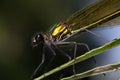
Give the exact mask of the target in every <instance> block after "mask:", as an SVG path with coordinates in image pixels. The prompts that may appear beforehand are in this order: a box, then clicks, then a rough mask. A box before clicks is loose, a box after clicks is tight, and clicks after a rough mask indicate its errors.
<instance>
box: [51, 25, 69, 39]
mask: <svg viewBox="0 0 120 80" xmlns="http://www.w3.org/2000/svg"><path fill="white" fill-rule="evenodd" d="M69 33H71V27H70V26H68V25H67V24H65V23H60V24H58V25H57V26H56V27H55V29H53V31H52V33H51V36H52V37H54V38H55V37H57V38H58V39H61V38H63V36H66V35H67V34H69Z"/></svg>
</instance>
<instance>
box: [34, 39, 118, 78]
mask: <svg viewBox="0 0 120 80" xmlns="http://www.w3.org/2000/svg"><path fill="white" fill-rule="evenodd" d="M117 46H120V39H115V40H113V41H111V42H109V43H107V44H105V45H103V46H101V47H98V48H95V49H93V50H91V51H89V52H87V53H85V54H83V55H81V56H78V57H76V58H75V59H73V60H71V61H69V62H67V63H65V64H63V65H61V66H59V67H57V68H55V69H53V70H51V71H49V72H47V73H45V74H43V75H41V76H40V77H38V78H35V79H34V80H42V79H43V78H45V77H47V76H49V75H51V74H53V73H56V72H58V71H60V70H62V69H65V68H67V67H69V66H71V65H73V64H75V63H78V62H81V61H84V60H86V59H88V58H91V57H93V56H95V55H98V54H100V53H103V52H105V51H107V50H109V49H111V48H114V47H117Z"/></svg>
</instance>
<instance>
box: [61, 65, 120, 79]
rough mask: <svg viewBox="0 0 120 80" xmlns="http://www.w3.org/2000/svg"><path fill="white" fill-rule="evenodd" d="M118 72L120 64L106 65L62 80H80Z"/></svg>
mask: <svg viewBox="0 0 120 80" xmlns="http://www.w3.org/2000/svg"><path fill="white" fill-rule="evenodd" d="M118 70H120V63H117V64H109V65H105V66H99V67H96V68H93V69H91V70H88V71H85V72H83V73H80V74H75V75H72V76H70V77H66V78H63V79H61V80H78V79H81V78H85V77H89V76H94V75H98V74H103V73H107V72H113V71H118Z"/></svg>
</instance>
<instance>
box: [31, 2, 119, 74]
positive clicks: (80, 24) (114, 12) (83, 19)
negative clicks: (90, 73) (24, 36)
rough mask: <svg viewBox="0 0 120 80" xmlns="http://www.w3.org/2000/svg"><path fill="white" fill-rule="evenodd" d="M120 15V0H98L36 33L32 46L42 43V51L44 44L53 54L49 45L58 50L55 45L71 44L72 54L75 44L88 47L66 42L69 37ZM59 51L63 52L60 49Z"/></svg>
mask: <svg viewBox="0 0 120 80" xmlns="http://www.w3.org/2000/svg"><path fill="white" fill-rule="evenodd" d="M119 15H120V0H100V1H98V2H96V3H94V4H92V5H90V6H88V7H86V8H84V9H83V10H80V11H77V12H76V13H74V14H73V15H72V16H70V17H69V18H68V19H67V20H66V21H63V22H60V23H58V24H57V25H55V26H54V27H53V28H52V29H51V31H50V32H49V33H43V32H40V33H37V34H36V35H35V36H34V37H33V42H32V43H33V46H34V47H35V46H37V45H42V46H43V53H44V50H45V46H46V47H48V48H49V49H50V50H51V51H52V53H53V55H54V56H55V55H56V52H55V51H54V50H53V49H52V47H51V46H54V47H55V48H57V49H58V50H60V49H59V48H58V47H57V45H63V44H64V45H69V44H72V45H74V46H75V48H74V54H76V49H77V46H79V45H84V46H86V47H87V48H88V46H87V45H86V44H85V43H77V42H74V41H73V42H66V40H68V39H69V38H71V37H73V36H74V35H77V34H78V33H80V32H83V31H88V30H87V29H91V28H94V27H95V26H97V25H101V24H103V23H105V22H107V21H109V20H112V19H113V18H116V17H118V16H119ZM60 51H61V53H64V52H63V51H62V50H60ZM64 55H65V56H67V57H68V58H69V60H71V57H70V56H69V55H68V54H64ZM44 60H45V55H44V54H42V62H41V63H40V65H39V66H38V67H37V69H36V70H35V71H34V73H33V75H35V73H36V72H37V71H38V69H39V68H40V66H41V65H42V64H43V63H44Z"/></svg>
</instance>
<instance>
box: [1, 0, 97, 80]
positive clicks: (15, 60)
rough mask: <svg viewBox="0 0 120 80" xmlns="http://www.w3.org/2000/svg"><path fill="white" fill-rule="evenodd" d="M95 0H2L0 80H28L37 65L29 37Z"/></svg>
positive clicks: (46, 29) (47, 28) (45, 29)
mask: <svg viewBox="0 0 120 80" xmlns="http://www.w3.org/2000/svg"><path fill="white" fill-rule="evenodd" d="M91 1H95V0H89V1H88V0H1V1H0V80H30V76H31V74H32V72H33V71H34V69H35V67H36V66H37V65H38V62H39V61H38V62H36V60H35V59H36V57H35V56H34V54H35V52H33V51H32V47H31V38H32V36H33V35H34V34H35V33H36V32H40V31H48V30H49V29H50V28H51V27H52V26H53V25H54V24H56V23H58V22H60V21H64V20H65V19H67V17H69V16H70V15H71V14H72V13H73V12H75V11H77V10H79V9H81V8H83V7H84V6H87V5H88V3H90V2H91Z"/></svg>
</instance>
